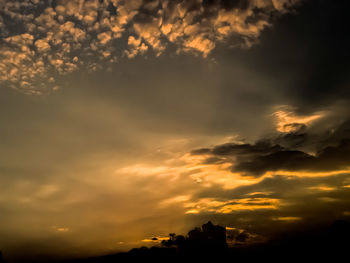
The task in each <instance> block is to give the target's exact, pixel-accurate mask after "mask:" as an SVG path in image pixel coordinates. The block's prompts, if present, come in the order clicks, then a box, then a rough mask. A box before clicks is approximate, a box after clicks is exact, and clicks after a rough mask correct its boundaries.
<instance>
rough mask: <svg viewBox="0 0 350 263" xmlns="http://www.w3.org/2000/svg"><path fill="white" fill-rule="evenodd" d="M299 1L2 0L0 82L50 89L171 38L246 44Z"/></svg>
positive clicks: (179, 42) (177, 43) (193, 49)
mask: <svg viewBox="0 0 350 263" xmlns="http://www.w3.org/2000/svg"><path fill="white" fill-rule="evenodd" d="M299 2H300V1H299V0H273V1H272V0H264V1H262V0H260V1H252V0H250V1H219V0H217V1H207V0H203V1H202V0H191V1H182V0H176V1H169V0H159V1H158V0H155V1H146V0H144V1H142V0H131V1H120V0H108V1H98V0H74V1H68V0H57V1H43V0H38V1H25V2H23V1H16V0H15V1H2V2H1V6H2V11H1V12H0V35H1V36H2V37H3V41H2V44H1V45H0V57H1V62H0V82H1V83H3V84H5V85H7V86H10V87H12V88H15V89H18V90H21V91H23V92H25V93H29V94H42V93H47V92H50V91H52V90H53V89H54V88H55V87H56V86H57V85H58V83H59V81H58V79H59V78H60V76H62V75H66V74H70V73H72V72H75V71H77V70H78V69H84V68H85V69H88V70H89V71H94V70H97V69H99V68H104V67H105V66H104V63H114V62H115V61H117V60H118V58H120V57H122V56H126V57H128V58H133V57H135V56H137V55H138V54H141V55H142V54H144V53H145V52H147V51H148V50H150V49H152V50H153V51H154V52H155V54H156V55H160V54H162V53H163V52H164V51H165V50H166V49H167V47H169V46H174V47H175V48H176V50H177V52H190V53H195V54H200V55H202V56H203V57H207V56H208V55H209V54H210V53H211V52H212V51H213V50H214V48H215V47H216V45H217V44H218V43H224V42H227V43H228V44H229V45H230V46H240V47H250V46H251V45H252V44H254V43H255V42H256V41H257V39H258V37H259V35H260V33H261V31H262V30H263V29H264V28H266V27H268V26H271V24H272V23H273V20H274V17H276V16H278V15H279V14H284V13H286V12H288V11H289V10H290V9H291V8H293V7H294V6H296V5H297V4H298V3H299ZM122 36H126V38H122ZM125 39H127V42H126V43H125ZM121 49H122V50H121ZM75 57H77V58H78V60H75V59H74V58H75Z"/></svg>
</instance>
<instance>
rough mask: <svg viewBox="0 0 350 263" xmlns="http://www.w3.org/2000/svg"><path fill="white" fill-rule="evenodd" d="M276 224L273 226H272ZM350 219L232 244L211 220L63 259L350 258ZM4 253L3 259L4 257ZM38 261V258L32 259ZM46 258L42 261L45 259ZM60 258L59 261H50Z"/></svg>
mask: <svg viewBox="0 0 350 263" xmlns="http://www.w3.org/2000/svg"><path fill="white" fill-rule="evenodd" d="M271 227H273V226H271ZM349 252H350V223H349V222H347V221H344V220H339V221H336V222H334V223H333V224H332V225H330V226H328V227H324V228H320V229H318V230H312V231H311V230H310V231H304V232H302V233H297V232H296V233H289V234H288V235H285V236H282V237H280V238H278V239H277V238H276V239H274V240H270V241H268V242H265V243H260V244H246V245H237V246H233V247H229V246H228V244H227V242H226V229H225V228H224V227H222V226H219V225H214V224H212V223H211V222H208V223H206V224H204V225H202V227H201V228H199V227H198V228H194V229H192V230H191V231H189V232H188V234H187V235H186V236H182V235H176V234H170V235H169V240H164V241H162V242H161V244H160V245H158V246H153V247H150V248H147V247H141V248H134V249H131V250H130V251H129V252H125V253H117V254H112V255H106V256H100V257H94V258H86V259H75V260H66V261H64V262H62V261H60V263H98V262H101V263H113V262H160V261H162V262H188V261H193V262H201V261H204V262H207V261H208V260H209V262H210V261H211V262H215V261H217V262H255V261H257V262H262V261H266V262H291V261H294V262H295V261H297V262H299V261H306V260H307V261H309V262H324V261H326V262H327V261H328V262H349V259H348V258H349ZM1 260H2V259H1V254H0V263H3V261H1ZM31 262H35V261H31ZM41 262H42V261H41ZM47 262H58V261H54V260H52V261H47Z"/></svg>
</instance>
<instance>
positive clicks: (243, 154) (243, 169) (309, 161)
mask: <svg viewBox="0 0 350 263" xmlns="http://www.w3.org/2000/svg"><path fill="white" fill-rule="evenodd" d="M348 124H349V122H348V121H347V122H345V123H344V124H343V125H341V126H339V127H338V129H337V130H335V131H333V132H332V133H331V134H326V135H324V134H322V135H319V136H317V137H316V139H318V140H319V141H318V142H315V143H317V144H318V149H317V151H316V153H315V154H312V155H311V154H309V153H307V152H304V151H301V150H298V149H296V148H293V147H292V146H293V145H294V146H297V147H300V146H303V144H308V141H311V140H315V138H313V136H310V135H309V134H308V133H307V132H304V133H299V131H297V132H291V133H287V134H284V135H281V136H278V137H277V138H275V139H270V140H261V141H258V142H256V143H255V144H247V143H246V144H237V143H227V144H222V145H217V146H214V147H212V148H210V149H209V148H203V149H196V150H193V151H192V152H191V154H192V155H205V156H208V158H207V159H206V160H205V161H204V163H205V164H210V163H211V164H218V163H224V162H228V163H232V167H231V171H232V172H239V173H242V174H243V175H249V176H254V177H259V176H262V175H264V174H265V173H266V172H269V171H279V170H284V171H313V172H321V171H335V170H342V169H346V168H348V167H349V166H350V158H349V156H350V133H349V128H348ZM276 142H280V143H282V144H284V145H289V147H286V146H284V147H282V146H280V145H279V144H277V143H276ZM291 142H292V143H291Z"/></svg>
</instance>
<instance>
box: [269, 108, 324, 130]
mask: <svg viewBox="0 0 350 263" xmlns="http://www.w3.org/2000/svg"><path fill="white" fill-rule="evenodd" d="M274 116H275V117H276V129H277V131H279V132H284V133H289V132H296V131H298V130H299V129H300V128H302V127H303V125H310V124H311V123H313V122H314V121H316V120H319V119H321V118H323V117H324V116H325V113H324V112H317V113H314V114H312V115H309V116H302V115H297V114H295V112H294V110H293V109H292V108H290V107H287V106H284V107H281V109H279V110H278V111H276V112H274Z"/></svg>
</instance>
